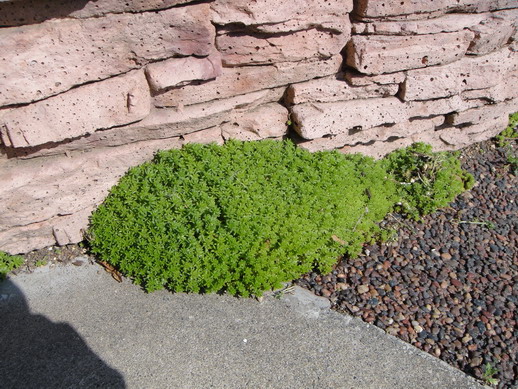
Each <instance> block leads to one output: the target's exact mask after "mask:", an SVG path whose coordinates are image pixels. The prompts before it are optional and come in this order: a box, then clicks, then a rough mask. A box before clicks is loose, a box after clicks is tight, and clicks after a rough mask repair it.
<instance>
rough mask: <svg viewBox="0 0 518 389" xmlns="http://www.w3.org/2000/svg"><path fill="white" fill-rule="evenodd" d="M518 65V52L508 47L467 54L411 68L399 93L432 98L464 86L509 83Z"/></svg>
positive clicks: (423, 98) (480, 88)
mask: <svg viewBox="0 0 518 389" xmlns="http://www.w3.org/2000/svg"><path fill="white" fill-rule="evenodd" d="M517 68H518V55H517V54H516V53H515V52H513V51H510V50H509V49H508V48H503V49H501V50H499V51H495V52H493V53H491V54H488V55H485V56H477V57H464V58H462V59H461V60H459V61H457V62H453V63H451V64H447V65H442V66H433V67H429V68H425V69H417V70H410V71H408V72H407V73H406V74H407V75H406V80H405V82H404V83H403V84H402V86H401V91H400V94H399V96H400V97H401V98H402V99H404V100H406V101H409V100H430V99H437V98H441V97H448V96H453V95H456V94H459V93H461V92H462V91H465V90H473V89H475V90H482V89H487V88H491V87H494V86H497V85H499V84H506V79H508V78H509V77H510V76H511V73H512V72H514V71H516V69H517ZM483 94H484V92H482V95H483ZM481 97H483V96H481Z"/></svg>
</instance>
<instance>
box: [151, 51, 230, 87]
mask: <svg viewBox="0 0 518 389" xmlns="http://www.w3.org/2000/svg"><path fill="white" fill-rule="evenodd" d="M221 72H222V70H221V55H220V54H219V53H217V52H216V53H213V54H211V55H209V56H208V57H206V58H195V57H185V58H171V59H167V60H165V61H161V62H154V63H152V64H149V65H147V67H146V75H147V78H148V81H149V85H150V86H151V89H152V90H153V91H155V92H160V91H162V90H164V89H167V88H171V87H173V86H178V85H181V84H185V83H187V82H191V81H198V80H210V79H213V78H216V77H218V76H220V75H221Z"/></svg>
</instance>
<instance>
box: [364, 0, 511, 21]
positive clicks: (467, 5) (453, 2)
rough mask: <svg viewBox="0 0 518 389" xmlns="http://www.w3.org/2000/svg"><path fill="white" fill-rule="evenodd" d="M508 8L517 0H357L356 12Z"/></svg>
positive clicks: (374, 14)
mask: <svg viewBox="0 0 518 389" xmlns="http://www.w3.org/2000/svg"><path fill="white" fill-rule="evenodd" d="M506 8H516V0H492V1H487V0H435V1H429V0H406V1H379V0H357V1H356V2H355V4H354V13H355V14H356V15H357V16H359V17H363V18H382V17H387V16H399V15H419V14H423V13H424V14H427V13H433V12H441V13H445V12H451V11H459V12H487V11H494V10H498V9H506Z"/></svg>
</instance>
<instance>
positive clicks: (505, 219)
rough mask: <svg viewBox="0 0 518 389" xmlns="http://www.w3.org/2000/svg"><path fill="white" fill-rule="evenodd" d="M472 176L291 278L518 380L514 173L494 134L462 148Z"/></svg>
mask: <svg viewBox="0 0 518 389" xmlns="http://www.w3.org/2000/svg"><path fill="white" fill-rule="evenodd" d="M461 158H462V161H463V166H464V168H465V169H467V170H468V171H470V172H471V173H472V174H473V175H474V176H475V178H476V180H477V184H476V186H475V187H474V188H473V189H472V190H471V191H469V192H467V193H464V194H463V195H461V196H459V198H457V200H456V201H455V202H454V203H452V204H451V207H449V208H446V209H444V210H441V211H438V212H436V213H435V214H433V215H429V216H427V217H426V218H424V219H423V220H422V221H420V222H412V221H407V220H403V219H401V218H400V217H398V216H397V215H392V216H390V217H389V218H388V219H387V221H388V222H391V223H393V224H396V226H397V227H398V228H397V230H398V236H397V237H396V238H395V239H394V241H393V242H388V243H383V244H376V245H367V246H365V247H364V249H363V253H362V254H361V255H360V256H359V258H357V259H353V260H351V259H349V260H347V259H346V260H343V261H342V262H341V263H340V264H339V265H338V266H336V268H335V270H334V271H333V272H332V273H331V274H329V275H325V276H321V275H318V274H316V273H311V274H308V275H306V276H304V277H303V278H301V279H300V280H298V281H297V282H296V283H297V284H298V285H301V286H304V287H306V288H308V289H310V290H312V291H314V292H315V293H316V294H317V295H320V296H325V297H328V298H329V299H330V300H331V302H332V304H333V307H334V309H336V310H338V311H341V312H345V313H347V314H351V315H354V316H358V317H361V318H362V319H363V320H364V321H366V322H368V323H372V324H374V325H376V326H378V327H380V328H382V329H384V330H385V331H386V332H387V333H389V334H391V335H394V336H397V337H399V338H400V339H402V340H404V341H406V342H409V343H410V344H412V345H414V346H416V347H418V348H420V349H422V350H424V351H426V352H428V353H430V354H432V355H434V356H436V357H439V358H441V359H442V360H444V361H445V362H447V363H449V364H451V365H452V366H455V367H457V368H459V369H461V370H463V371H464V372H466V373H468V374H470V375H472V376H474V377H476V378H478V379H483V378H484V370H485V366H486V364H487V363H490V364H491V365H492V366H493V367H495V368H496V369H497V373H496V374H495V375H494V378H496V379H498V380H499V384H498V387H499V388H515V387H517V386H518V363H517V362H518V357H517V354H518V339H517V320H518V317H517V310H516V306H517V305H518V259H517V249H516V247H517V241H518V232H517V231H518V206H517V203H516V201H517V200H518V196H517V194H518V183H517V178H516V176H514V175H513V174H512V172H510V169H509V166H508V165H507V163H506V157H505V155H504V151H503V150H502V149H498V148H497V147H496V146H495V145H494V144H493V143H492V142H485V143H483V144H479V145H475V146H471V147H469V148H467V149H465V150H464V151H463V152H462V156H461Z"/></svg>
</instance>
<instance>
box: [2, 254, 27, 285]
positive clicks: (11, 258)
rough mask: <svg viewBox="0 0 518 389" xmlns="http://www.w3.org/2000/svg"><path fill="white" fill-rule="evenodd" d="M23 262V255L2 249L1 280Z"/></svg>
mask: <svg viewBox="0 0 518 389" xmlns="http://www.w3.org/2000/svg"><path fill="white" fill-rule="evenodd" d="M22 263H23V257H20V256H19V255H9V254H7V253H4V252H3V251H0V280H3V279H5V276H6V275H7V273H9V272H10V271H11V270H14V269H16V268H17V267H20V266H21V265H22Z"/></svg>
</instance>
